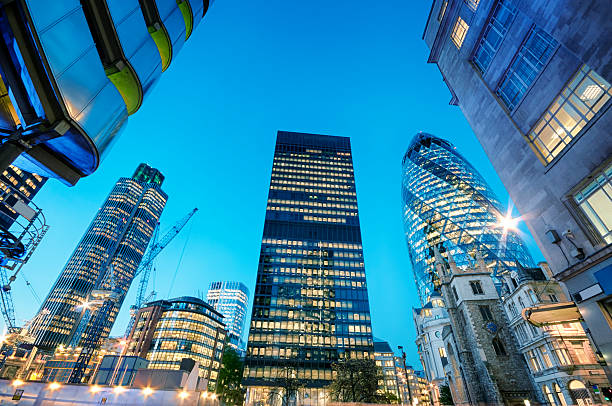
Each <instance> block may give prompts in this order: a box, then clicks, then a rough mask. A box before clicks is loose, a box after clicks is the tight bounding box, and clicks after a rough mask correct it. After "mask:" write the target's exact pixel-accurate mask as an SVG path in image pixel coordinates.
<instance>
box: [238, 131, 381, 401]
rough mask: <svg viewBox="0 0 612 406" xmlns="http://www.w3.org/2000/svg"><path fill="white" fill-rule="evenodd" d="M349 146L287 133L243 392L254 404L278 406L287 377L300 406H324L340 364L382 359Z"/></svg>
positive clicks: (272, 193) (280, 143)
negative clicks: (295, 385) (296, 388)
mask: <svg viewBox="0 0 612 406" xmlns="http://www.w3.org/2000/svg"><path fill="white" fill-rule="evenodd" d="M363 261H364V260H363V248H362V245H361V231H360V227H359V215H358V210H357V197H356V189H355V178H354V172H353V162H352V154H351V146H350V140H349V138H346V137H334V136H325V135H315V134H303V133H291V132H283V131H280V132H279V133H278V136H277V140H276V149H275V153H274V162H273V166H272V178H271V181H270V190H269V194H268V205H267V209H266V217H265V223H264V231H263V238H262V244H261V253H260V259H259V267H258V271H257V284H256V290H255V295H254V301H253V312H252V317H251V325H250V332H249V338H248V345H247V354H246V359H245V371H244V381H243V384H244V385H245V386H246V387H247V397H246V404H247V405H252V404H270V402H272V404H277V402H280V396H276V397H275V396H273V395H272V396H270V393H279V391H282V390H281V388H280V382H281V381H282V377H283V376H285V374H287V371H288V370H291V371H292V374H293V375H295V377H296V379H298V380H299V381H300V382H301V384H302V389H300V391H299V394H298V398H297V399H293V400H292V402H294V403H297V404H299V405H323V404H325V403H326V401H327V400H326V399H327V398H326V390H325V389H324V388H325V387H326V386H328V385H329V384H330V383H331V380H332V379H333V373H332V363H334V362H336V361H338V360H340V359H344V358H373V356H374V350H373V338H372V328H371V322H370V308H369V302H368V295H367V285H366V278H365V268H364V262H363Z"/></svg>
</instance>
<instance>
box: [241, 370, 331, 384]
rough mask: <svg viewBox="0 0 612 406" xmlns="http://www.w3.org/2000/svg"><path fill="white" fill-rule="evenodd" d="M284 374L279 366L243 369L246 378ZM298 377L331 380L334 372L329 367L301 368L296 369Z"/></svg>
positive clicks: (271, 376) (280, 375) (281, 375)
mask: <svg viewBox="0 0 612 406" xmlns="http://www.w3.org/2000/svg"><path fill="white" fill-rule="evenodd" d="M283 374H286V371H285V369H283V368H280V367H252V368H247V369H245V377H248V378H267V379H269V378H274V377H278V378H282V377H283V376H284V375H283ZM296 378H298V379H321V380H326V381H331V380H332V379H334V378H335V373H334V372H333V371H332V370H331V369H302V368H299V369H298V371H297V376H296Z"/></svg>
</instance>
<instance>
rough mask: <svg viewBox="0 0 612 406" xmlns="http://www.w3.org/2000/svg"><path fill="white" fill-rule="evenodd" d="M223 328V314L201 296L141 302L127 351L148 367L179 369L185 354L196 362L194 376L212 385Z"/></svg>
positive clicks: (215, 377) (222, 344)
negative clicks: (196, 367)
mask: <svg viewBox="0 0 612 406" xmlns="http://www.w3.org/2000/svg"><path fill="white" fill-rule="evenodd" d="M225 338H226V330H225V325H224V324H223V315H222V314H221V313H219V312H217V311H216V310H215V309H213V308H212V307H211V306H210V305H209V304H207V303H206V302H204V301H203V300H200V299H197V298H195V297H187V296H186V297H179V298H176V299H171V300H158V301H155V302H150V303H147V304H145V306H144V307H142V308H141V309H139V310H138V313H137V315H136V320H135V322H134V327H132V331H131V332H130V335H129V337H128V343H127V345H128V349H127V354H128V355H135V356H138V357H140V358H144V359H146V360H148V361H149V365H148V368H149V369H160V370H176V371H178V370H180V369H181V363H182V362H183V360H184V359H185V358H189V359H191V360H193V361H194V362H195V363H198V364H199V372H198V376H199V377H200V378H202V379H205V380H207V381H208V385H209V386H212V387H214V384H215V383H216V381H217V375H218V374H219V369H220V368H221V357H222V356H223V348H224V345H225Z"/></svg>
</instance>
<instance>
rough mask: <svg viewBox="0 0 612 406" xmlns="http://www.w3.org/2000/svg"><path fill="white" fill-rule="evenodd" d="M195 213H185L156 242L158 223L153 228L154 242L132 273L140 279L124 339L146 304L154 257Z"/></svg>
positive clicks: (194, 211) (193, 211)
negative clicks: (141, 308)
mask: <svg viewBox="0 0 612 406" xmlns="http://www.w3.org/2000/svg"><path fill="white" fill-rule="evenodd" d="M197 211H198V209H197V208H195V209H193V210H191V211H190V212H189V213H187V214H186V215H185V217H183V218H182V219H180V220H179V221H178V222H177V223H176V224H175V225H174V226H173V227H172V228H171V229H170V231H168V232H167V233H166V234H164V236H163V237H162V238H161V239H160V240H159V241H157V237H158V230H159V223H157V227H156V228H155V231H154V233H153V238H154V241H155V242H153V241H152V243H151V244H150V245H149V249H148V250H147V252H146V253H145V256H144V257H143V260H142V262H141V263H140V266H139V267H138V269H137V270H136V272H135V273H134V277H137V276H138V275H140V274H141V273H142V277H141V278H140V283H139V284H138V294H137V295H136V302H135V303H134V304H133V305H132V306H131V307H130V321H129V322H128V326H127V328H126V330H125V336H126V337H127V336H128V335H129V334H130V331H132V326H134V321H135V320H136V313H138V309H140V307H141V306H142V305H143V304H144V303H146V302H147V301H145V300H144V298H145V294H146V292H147V287H148V286H149V278H150V276H151V270H152V269H153V260H154V259H155V257H157V255H159V253H160V252H162V250H163V249H164V248H166V246H167V245H168V244H170V242H171V241H172V240H173V239H174V237H176V236H177V235H178V233H180V232H181V230H182V229H183V227H185V225H187V223H188V222H189V220H191V218H192V217H193V215H194V214H196V212H197Z"/></svg>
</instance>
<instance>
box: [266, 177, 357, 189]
mask: <svg viewBox="0 0 612 406" xmlns="http://www.w3.org/2000/svg"><path fill="white" fill-rule="evenodd" d="M270 184H271V185H292V186H312V187H319V188H324V189H346V190H351V189H354V186H353V185H346V184H338V183H331V182H324V183H317V182H301V181H292V180H283V179H274V178H272V180H271V181H270Z"/></svg>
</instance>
